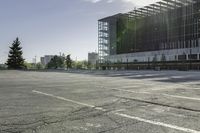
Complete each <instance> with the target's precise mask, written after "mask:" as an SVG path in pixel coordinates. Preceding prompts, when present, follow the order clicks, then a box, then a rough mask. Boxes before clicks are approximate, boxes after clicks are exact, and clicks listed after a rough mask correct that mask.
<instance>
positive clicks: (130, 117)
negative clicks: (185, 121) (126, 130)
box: [115, 113, 200, 133]
mask: <svg viewBox="0 0 200 133" xmlns="http://www.w3.org/2000/svg"><path fill="white" fill-rule="evenodd" d="M115 114H116V115H118V116H121V117H125V118H129V119H134V120H138V121H142V122H145V123H149V124H152V125H157V126H162V127H167V128H171V129H175V130H179V131H183V132H188V133H200V131H196V130H192V129H189V128H184V127H179V126H175V125H170V124H166V123H162V122H157V121H152V120H146V119H143V118H139V117H135V116H130V115H126V114H121V113H115Z"/></svg>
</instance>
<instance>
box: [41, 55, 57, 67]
mask: <svg viewBox="0 0 200 133" xmlns="http://www.w3.org/2000/svg"><path fill="white" fill-rule="evenodd" d="M53 57H54V55H45V56H44V57H41V58H40V61H41V64H42V65H44V66H46V65H47V64H48V63H49V62H50V61H51V59H52V58H53Z"/></svg>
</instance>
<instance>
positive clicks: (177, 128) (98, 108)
mask: <svg viewBox="0 0 200 133" xmlns="http://www.w3.org/2000/svg"><path fill="white" fill-rule="evenodd" d="M32 92H33V93H36V94H40V95H45V96H49V97H52V98H56V99H59V100H63V101H67V102H71V103H74V104H78V105H82V106H87V107H90V108H93V109H95V110H99V111H106V109H103V108H101V107H96V106H94V105H89V104H85V103H81V102H78V101H74V100H71V99H67V98H64V97H60V96H55V95H53V94H48V93H44V92H41V91H36V90H32ZM112 114H114V115H117V116H120V117H124V118H128V119H133V120H137V121H141V122H144V123H149V124H152V125H156V126H162V127H166V128H171V129H175V130H179V131H183V132H188V133H200V131H197V130H193V129H189V128H184V127H179V126H176V125H171V124H166V123H162V122H157V121H154V120H147V119H143V118H140V117H135V116H130V115H127V114H123V113H118V112H114V113H112Z"/></svg>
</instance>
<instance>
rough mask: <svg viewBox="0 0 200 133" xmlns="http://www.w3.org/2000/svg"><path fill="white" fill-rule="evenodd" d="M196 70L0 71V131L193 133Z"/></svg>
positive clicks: (199, 99) (197, 113)
mask: <svg viewBox="0 0 200 133" xmlns="http://www.w3.org/2000/svg"><path fill="white" fill-rule="evenodd" d="M199 125H200V72H180V71H70V72H25V71H0V131H1V132H3V133H4V132H5V133H6V132H27V133H29V132H38V133H40V132H42V133H49V132H52V133H55V132H61V133H66V132H70V133H71V132H72V133H73V132H74V133H79V132H80V133H110V132H111V133H134V132H135V133H166V132H168V133H182V132H189V133H198V132H200V126H199Z"/></svg>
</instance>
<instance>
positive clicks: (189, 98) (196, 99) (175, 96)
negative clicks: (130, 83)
mask: <svg viewBox="0 0 200 133" xmlns="http://www.w3.org/2000/svg"><path fill="white" fill-rule="evenodd" d="M112 90H116V91H123V92H130V93H137V94H148V95H162V96H167V97H173V98H179V99H188V100H195V101H200V98H196V97H185V96H177V95H170V94H161V93H150V92H139V91H131V90H124V89H118V88H112Z"/></svg>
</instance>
